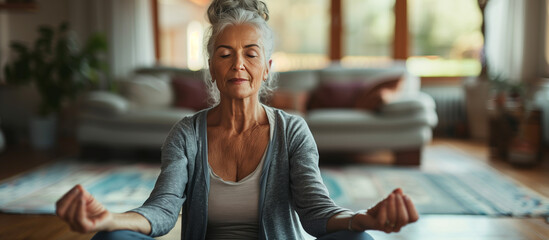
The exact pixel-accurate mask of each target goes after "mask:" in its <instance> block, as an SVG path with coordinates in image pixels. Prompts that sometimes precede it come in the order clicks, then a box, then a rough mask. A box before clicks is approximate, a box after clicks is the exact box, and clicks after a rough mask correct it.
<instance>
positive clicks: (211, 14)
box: [208, 0, 269, 25]
mask: <svg viewBox="0 0 549 240" xmlns="http://www.w3.org/2000/svg"><path fill="white" fill-rule="evenodd" d="M237 9H244V10H247V11H251V12H255V13H257V15H259V16H261V17H262V18H263V19H265V21H267V20H269V9H267V5H266V4H265V3H264V2H263V1H260V0H214V1H213V2H212V4H210V7H208V20H210V23H211V24H212V25H213V24H216V23H217V22H219V19H220V16H222V15H223V14H230V12H231V11H234V10H237Z"/></svg>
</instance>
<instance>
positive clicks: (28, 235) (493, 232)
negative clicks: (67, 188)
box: [0, 139, 549, 240]
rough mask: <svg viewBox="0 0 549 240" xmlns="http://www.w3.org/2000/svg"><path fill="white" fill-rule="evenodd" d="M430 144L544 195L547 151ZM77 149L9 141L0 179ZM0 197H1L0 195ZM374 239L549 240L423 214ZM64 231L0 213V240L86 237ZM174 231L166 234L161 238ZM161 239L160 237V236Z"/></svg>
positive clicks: (514, 221)
mask: <svg viewBox="0 0 549 240" xmlns="http://www.w3.org/2000/svg"><path fill="white" fill-rule="evenodd" d="M432 145H445V146H449V147H453V148H456V149H459V150H461V151H464V152H466V153H467V154H470V155H472V156H474V157H475V159H478V160H479V161H483V162H485V163H487V164H489V165H491V166H493V167H494V168H496V169H498V170H499V171H500V172H502V173H504V174H506V175H507V176H510V177H512V178H513V179H515V180H516V181H518V182H520V183H522V184H524V185H526V186H527V187H530V188H531V189H534V190H535V191H537V192H539V193H541V194H543V195H544V196H546V197H549V158H548V157H547V156H548V155H549V154H546V157H545V159H544V161H543V162H542V163H541V164H539V165H537V166H536V167H534V168H516V167H513V166H510V165H509V164H507V163H505V162H503V161H500V160H497V159H490V158H489V157H488V155H489V154H488V149H487V147H486V146H485V145H484V144H483V143H478V142H469V141H463V140H451V139H437V140H435V141H434V142H433V143H432ZM78 152H79V149H78V146H77V144H75V143H74V142H73V141H70V140H65V141H63V142H62V144H60V146H59V147H58V148H57V149H55V150H49V151H35V150H31V149H30V148H29V147H26V146H15V147H14V146H10V147H9V148H8V149H7V150H6V151H5V152H3V153H0V166H1V167H0V180H2V179H6V178H10V177H13V176H15V175H17V174H19V173H21V172H23V171H26V170H29V169H32V168H35V167H38V166H40V165H43V164H46V163H49V162H52V161H54V159H59V158H61V157H67V156H76V155H78ZM436 164H437V161H436V159H423V162H422V167H430V166H436ZM2 197H4V196H2ZM370 233H371V234H372V235H373V236H374V237H375V239H378V240H383V239H409V240H415V239H422V240H424V239H432V240H435V239H436V240H439V239H450V240H452V239H455V240H458V239H460V240H461V239H463V240H465V239H467V240H470V239H478V240H483V239H490V240H491V239H494V240H495V239H512V240H522V239H532V240H534V239H536V240H537V239H540V240H541V239H549V223H548V222H547V220H546V219H543V218H509V217H497V218H494V217H485V216H460V215H424V216H421V218H420V221H418V222H417V223H414V224H412V225H410V226H408V227H406V228H404V229H403V230H402V231H401V232H400V233H397V234H385V233H381V232H375V231H372V232H370ZM91 236H92V234H87V235H82V234H76V233H73V232H71V231H70V229H69V228H68V226H67V225H65V224H64V223H63V222H62V221H60V220H59V219H58V218H57V217H55V216H51V215H14V214H2V213H0V239H89V238H90V237H91ZM173 236H175V238H174V239H178V238H177V236H178V234H171V236H167V237H168V238H167V239H171V237H173ZM163 239H166V238H163Z"/></svg>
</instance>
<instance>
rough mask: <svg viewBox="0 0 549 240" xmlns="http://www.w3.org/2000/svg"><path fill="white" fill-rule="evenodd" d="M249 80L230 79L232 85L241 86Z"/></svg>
mask: <svg viewBox="0 0 549 240" xmlns="http://www.w3.org/2000/svg"><path fill="white" fill-rule="evenodd" d="M247 81H248V79H245V78H231V79H229V82H231V83H235V84H241V83H243V82H247Z"/></svg>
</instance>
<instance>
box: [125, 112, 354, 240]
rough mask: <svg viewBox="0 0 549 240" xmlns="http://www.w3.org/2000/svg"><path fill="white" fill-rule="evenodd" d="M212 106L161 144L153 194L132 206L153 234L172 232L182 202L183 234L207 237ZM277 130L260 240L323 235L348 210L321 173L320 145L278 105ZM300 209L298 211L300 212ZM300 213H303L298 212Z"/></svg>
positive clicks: (265, 176) (266, 174)
mask: <svg viewBox="0 0 549 240" xmlns="http://www.w3.org/2000/svg"><path fill="white" fill-rule="evenodd" d="M208 111H209V109H206V110H203V111H200V112H198V113H196V114H195V115H193V116H190V117H186V118H183V119H182V120H181V121H179V122H178V123H177V124H175V125H174V127H173V128H172V130H171V131H170V134H169V136H168V137H167V138H166V141H165V142H164V144H163V146H162V168H161V173H160V176H159V177H158V179H157V181H156V185H155V187H154V190H153V191H152V193H151V195H150V196H149V198H148V199H147V201H145V203H144V204H143V206H141V207H139V208H136V209H133V210H131V211H133V212H137V213H139V214H141V215H143V216H144V217H145V218H147V220H149V222H150V223H151V228H152V229H151V234H150V235H151V236H153V237H154V236H161V235H164V234H166V233H168V232H169V231H170V230H171V229H172V228H173V227H174V225H175V223H176V221H177V217H178V214H179V210H180V209H181V207H182V231H181V235H182V236H181V237H182V239H204V237H205V236H206V228H207V222H208V213H207V210H208V206H207V204H208V193H209V187H210V178H209V177H208V176H209V175H208V170H209V169H208V162H207V161H208V158H207V156H208V146H207V142H208V141H207V130H206V126H207V122H206V116H207V112H208ZM274 114H275V123H274V126H275V129H274V132H273V138H272V140H271V141H270V142H269V145H268V148H267V156H266V159H265V164H264V166H263V172H262V174H261V180H260V183H261V187H260V189H261V191H260V197H259V236H258V238H259V239H303V236H302V234H301V230H300V227H299V224H300V223H301V224H302V226H303V228H304V229H305V231H307V232H308V233H309V234H311V235H313V236H316V237H319V236H322V235H324V234H325V233H326V224H327V222H328V219H329V218H330V217H331V216H333V215H334V214H337V213H340V212H343V211H347V209H344V208H340V207H338V206H336V205H335V204H334V202H333V201H332V200H331V199H330V197H329V196H328V191H327V189H326V187H325V186H324V184H323V182H322V178H321V177H320V171H319V168H318V150H317V148H316V144H315V141H314V139H313V136H312V134H311V132H310V130H309V128H308V126H307V124H306V123H305V121H304V120H303V118H301V117H298V116H294V115H290V114H287V113H285V112H284V111H281V110H278V109H274ZM296 213H297V215H296ZM298 215H299V217H298Z"/></svg>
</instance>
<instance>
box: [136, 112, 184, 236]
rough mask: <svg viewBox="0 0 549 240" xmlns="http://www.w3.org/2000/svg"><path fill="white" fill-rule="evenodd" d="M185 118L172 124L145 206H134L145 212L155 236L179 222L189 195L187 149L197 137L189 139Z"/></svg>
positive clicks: (142, 212)
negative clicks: (187, 187)
mask: <svg viewBox="0 0 549 240" xmlns="http://www.w3.org/2000/svg"><path fill="white" fill-rule="evenodd" d="M184 120H185V119H183V120H182V121H180V122H179V123H178V124H176V125H175V126H174V127H173V128H172V130H171V131H170V133H169V135H168V137H167V138H166V140H165V142H164V144H163V145H162V155H161V161H162V167H161V171H160V175H159V176H158V179H157V180H156V184H155V186H154V189H153V191H152V192H151V194H150V196H149V198H148V199H147V200H146V201H145V203H144V204H143V206H141V207H139V208H136V209H133V210H131V211H132V212H137V213H139V214H141V215H143V216H144V217H145V218H146V219H147V220H148V221H149V222H150V224H151V233H150V234H149V235H150V236H152V237H156V236H162V235H165V234H167V233H168V232H169V231H170V230H171V229H172V228H173V227H174V226H175V223H176V222H177V218H178V215H179V211H180V209H181V206H182V205H183V203H184V201H185V199H186V196H185V187H186V185H187V182H188V170H187V164H188V158H187V151H188V148H189V147H192V146H189V145H192V144H193V143H194V141H188V139H186V138H187V137H188V134H185V131H188V130H189V129H188V128H187V127H186V126H185V124H184V122H185V121H184ZM186 128H187V129H186Z"/></svg>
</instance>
